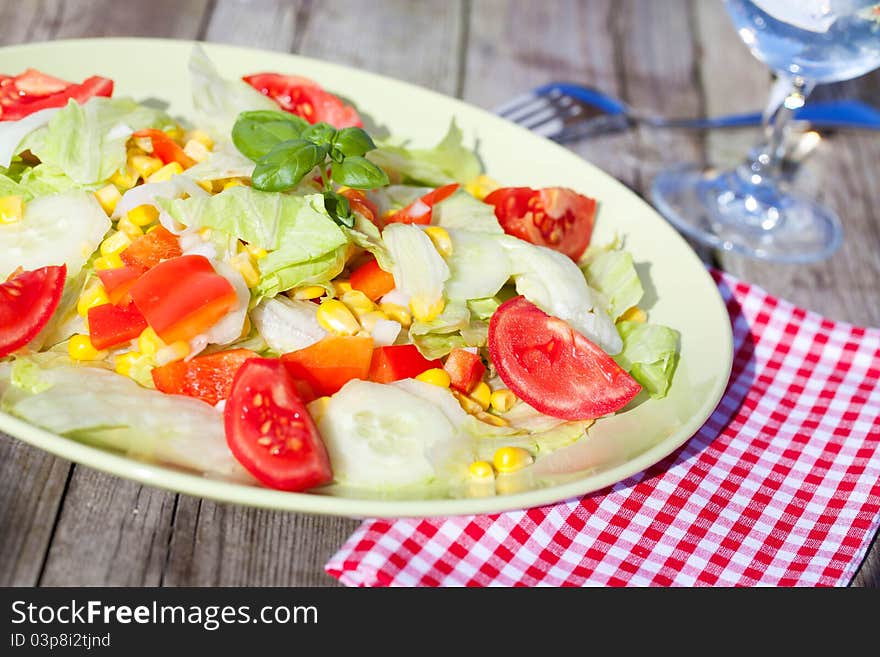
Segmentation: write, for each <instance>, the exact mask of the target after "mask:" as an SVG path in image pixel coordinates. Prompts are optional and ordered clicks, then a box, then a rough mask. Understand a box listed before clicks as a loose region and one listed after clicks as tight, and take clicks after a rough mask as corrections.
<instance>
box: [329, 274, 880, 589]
mask: <svg viewBox="0 0 880 657" xmlns="http://www.w3.org/2000/svg"><path fill="white" fill-rule="evenodd" d="M714 276H715V279H716V281H717V282H718V285H719V288H720V289H721V292H722V295H723V296H724V299H725V301H726V302H727V308H728V311H729V312H730V316H731V320H732V323H733V327H734V349H735V355H734V363H733V373H732V376H731V380H730V383H729V385H728V388H727V392H726V393H725V395H724V398H723V399H722V401H721V403H720V404H719V406H718V408H717V409H716V410H715V412H714V413H713V414H712V416H711V417H710V418H709V420H708V421H707V422H706V424H705V425H704V426H703V427H702V428H701V429H700V430H699V432H698V433H697V434H696V435H695V436H694V437H693V438H691V439H690V440H689V441H688V442H687V443H686V444H685V445H684V446H683V447H682V448H680V449H679V450H678V451H677V452H676V453H674V454H672V455H671V456H669V457H668V458H666V459H665V460H663V461H662V462H660V463H658V464H657V465H655V466H653V467H651V468H649V469H648V470H647V471H645V472H643V473H640V474H638V475H636V476H633V477H630V478H629V479H627V480H626V481H622V482H620V483H618V484H616V485H614V486H612V487H611V488H608V489H605V490H604V491H601V492H599V493H595V494H592V495H588V496H586V497H584V498H582V499H575V500H568V501H565V502H562V503H559V504H555V505H552V506H546V507H540V508H534V509H529V510H526V511H518V512H510V513H503V514H500V515H492V516H466V517H455V518H448V519H430V520H397V521H384V520H370V521H367V522H364V524H363V525H361V527H360V528H359V529H358V530H357V531H356V532H355V534H354V535H353V536H351V538H350V539H349V540H348V541H347V542H346V544H345V545H344V546H343V547H342V549H340V550H339V552H338V553H337V554H336V555H335V556H333V558H332V559H331V560H330V561H329V563H328V564H327V566H326V568H327V572H329V573H330V574H332V575H334V576H336V577H338V578H339V579H340V580H341V581H342V582H344V583H345V584H348V585H360V586H371V585H404V586H441V585H443V586H461V585H477V586H487V585H502V586H512V585H526V586H537V585H551V586H560V585H576V586H589V585H634V586H648V585H660V586H700V585H708V586H733V585H742V586H759V585H773V586H796V585H801V586H817V585H826V586H840V585H845V584H846V583H848V582H849V580H850V579H851V578H852V576H853V574H854V572H855V570H856V568H857V567H858V565H859V563H860V562H861V560H862V559H863V557H864V555H865V553H866V551H867V549H868V546H869V544H870V541H871V538H872V537H873V536H874V534H875V533H876V531H877V528H878V524H880V330H877V329H864V328H858V327H855V326H850V325H848V324H843V323H836V322H832V321H829V320H827V319H824V318H822V317H820V316H818V315H816V314H813V313H810V312H807V311H805V310H802V309H800V308H797V307H795V306H793V305H791V304H789V303H787V302H785V301H781V300H779V299H776V298H773V297H771V296H769V295H768V294H766V293H765V292H764V291H762V290H761V289H759V288H757V287H752V286H750V285H747V284H745V283H742V282H740V281H737V280H736V279H734V278H732V277H730V276H727V275H724V274H719V273H715V274H714Z"/></svg>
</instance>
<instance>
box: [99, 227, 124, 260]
mask: <svg viewBox="0 0 880 657" xmlns="http://www.w3.org/2000/svg"><path fill="white" fill-rule="evenodd" d="M130 244H131V238H130V237H129V236H128V235H126V234H125V233H123V232H122V231H118V232H116V233H113V234H112V235H111V236H110V237H108V238H107V239H105V240H104V241H103V242H101V255H103V256H109V255H113V254H114V253H122V252H123V251H125V249H127V248H128V246H129V245H130Z"/></svg>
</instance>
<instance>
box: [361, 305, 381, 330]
mask: <svg viewBox="0 0 880 657" xmlns="http://www.w3.org/2000/svg"><path fill="white" fill-rule="evenodd" d="M380 319H385V320H387V319H388V315H386V314H385V313H383V312H382V311H381V310H373V311H372V312H368V313H364V314H363V315H358V321H360V323H361V326H363V327H364V330H366V331H367V332H372V330H373V329H374V328H375V327H376V322H378V321H379V320H380Z"/></svg>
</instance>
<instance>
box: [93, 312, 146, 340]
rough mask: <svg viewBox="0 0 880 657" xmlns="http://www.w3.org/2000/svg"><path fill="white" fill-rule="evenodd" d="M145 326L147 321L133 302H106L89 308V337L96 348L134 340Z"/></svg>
mask: <svg viewBox="0 0 880 657" xmlns="http://www.w3.org/2000/svg"><path fill="white" fill-rule="evenodd" d="M145 328H147V322H146V320H145V319H144V316H143V315H142V314H141V313H140V311H139V310H138V309H137V308H136V307H135V306H134V304H133V303H129V304H128V305H127V306H114V305H113V304H112V303H105V304H102V305H100V306H94V307H93V308H89V339H90V340H91V341H92V345H94V347H95V349H109V348H110V347H115V346H117V345H120V344H123V343H125V342H128V341H129V340H134V339H135V338H136V337H138V336H139V335H140V334H141V332H143V330H144V329H145Z"/></svg>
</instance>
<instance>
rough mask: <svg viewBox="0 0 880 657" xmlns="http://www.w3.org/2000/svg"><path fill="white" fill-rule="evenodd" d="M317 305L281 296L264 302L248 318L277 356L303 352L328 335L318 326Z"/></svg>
mask: <svg viewBox="0 0 880 657" xmlns="http://www.w3.org/2000/svg"><path fill="white" fill-rule="evenodd" d="M317 312H318V306H317V305H316V304H314V303H312V302H310V301H297V300H294V299H288V298H287V297H285V296H283V295H280V296H277V297H275V298H274V299H263V301H261V302H260V304H259V305H258V306H257V307H256V308H254V309H253V311H251V319H252V320H253V322H254V326H256V328H257V331H259V333H260V335H261V336H262V338H263V339H264V340H265V341H266V344H267V345H269V347H270V348H271V349H272V350H273V351H274V352H276V353H278V354H286V353H288V352H290V351H297V350H298V349H305V348H306V347H308V346H310V345H313V344H315V343H316V342H318V341H319V340H320V339H321V338H323V337H325V336H326V335H327V332H326V331H325V330H324V329H322V328H321V326H320V325H319V324H318V320H317V318H316V314H317Z"/></svg>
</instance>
